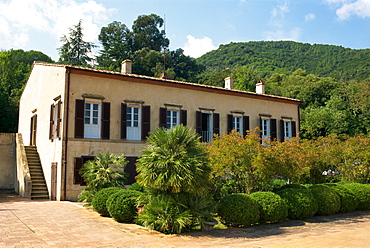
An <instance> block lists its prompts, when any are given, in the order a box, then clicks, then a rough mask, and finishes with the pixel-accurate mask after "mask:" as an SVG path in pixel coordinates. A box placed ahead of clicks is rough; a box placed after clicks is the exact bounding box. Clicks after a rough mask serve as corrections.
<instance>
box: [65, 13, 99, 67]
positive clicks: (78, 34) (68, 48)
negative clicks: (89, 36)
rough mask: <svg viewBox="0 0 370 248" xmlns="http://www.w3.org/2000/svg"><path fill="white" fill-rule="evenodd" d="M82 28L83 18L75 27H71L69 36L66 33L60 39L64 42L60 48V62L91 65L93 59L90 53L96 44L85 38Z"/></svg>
mask: <svg viewBox="0 0 370 248" xmlns="http://www.w3.org/2000/svg"><path fill="white" fill-rule="evenodd" d="M82 30H83V29H82V20H80V21H79V22H78V24H77V25H75V26H74V29H73V28H69V37H67V36H66V35H63V36H62V38H61V39H60V41H61V42H62V43H63V44H62V46H61V47H60V48H58V50H59V54H60V58H59V62H62V63H66V64H70V65H79V66H89V62H91V61H92V58H91V57H90V56H89V53H91V51H92V49H93V48H94V47H96V46H95V45H94V44H93V43H92V42H87V41H84V40H83V33H82Z"/></svg>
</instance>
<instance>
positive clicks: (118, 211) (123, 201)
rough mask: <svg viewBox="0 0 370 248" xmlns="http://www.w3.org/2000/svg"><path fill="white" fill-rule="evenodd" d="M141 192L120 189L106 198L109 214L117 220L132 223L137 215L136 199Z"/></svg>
mask: <svg viewBox="0 0 370 248" xmlns="http://www.w3.org/2000/svg"><path fill="white" fill-rule="evenodd" d="M141 194H142V193H141V192H139V191H136V190H129V189H126V190H120V191H118V192H116V193H114V194H112V195H111V196H110V197H109V198H108V200H107V209H108V212H109V214H110V216H111V217H112V218H113V219H115V220H116V221H117V222H125V223H132V222H133V220H134V219H135V217H136V216H137V207H136V206H137V199H138V197H139V196H140V195H141Z"/></svg>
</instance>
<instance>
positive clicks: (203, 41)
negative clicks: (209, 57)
mask: <svg viewBox="0 0 370 248" xmlns="http://www.w3.org/2000/svg"><path fill="white" fill-rule="evenodd" d="M186 38H187V39H188V41H187V42H186V43H185V45H184V47H183V49H184V54H185V55H188V56H191V57H194V58H198V57H200V56H202V55H203V54H205V53H207V52H209V51H212V50H214V49H216V48H217V47H215V46H214V45H213V42H212V40H211V39H210V38H209V37H203V38H200V39H197V38H194V37H193V36H191V35H188V36H186Z"/></svg>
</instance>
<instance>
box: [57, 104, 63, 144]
mask: <svg viewBox="0 0 370 248" xmlns="http://www.w3.org/2000/svg"><path fill="white" fill-rule="evenodd" d="M57 111H58V113H57V130H56V132H57V133H56V135H57V138H58V139H60V138H61V135H60V134H61V130H60V125H61V123H62V113H61V112H62V102H61V101H59V102H58V104H57Z"/></svg>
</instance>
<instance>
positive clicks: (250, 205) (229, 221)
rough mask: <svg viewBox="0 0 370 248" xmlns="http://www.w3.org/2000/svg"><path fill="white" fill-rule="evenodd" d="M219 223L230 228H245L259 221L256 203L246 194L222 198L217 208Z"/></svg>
mask: <svg viewBox="0 0 370 248" xmlns="http://www.w3.org/2000/svg"><path fill="white" fill-rule="evenodd" d="M217 212H218V215H219V216H220V219H221V222H222V223H223V224H224V225H226V226H230V227H245V226H250V225H253V224H256V223H257V222H258V221H259V219H260V211H259V205H258V203H257V202H256V201H255V200H254V199H252V198H251V197H250V196H249V195H247V194H242V193H237V194H231V195H227V196H225V197H224V198H222V199H221V200H220V201H219V203H218V206H217Z"/></svg>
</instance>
